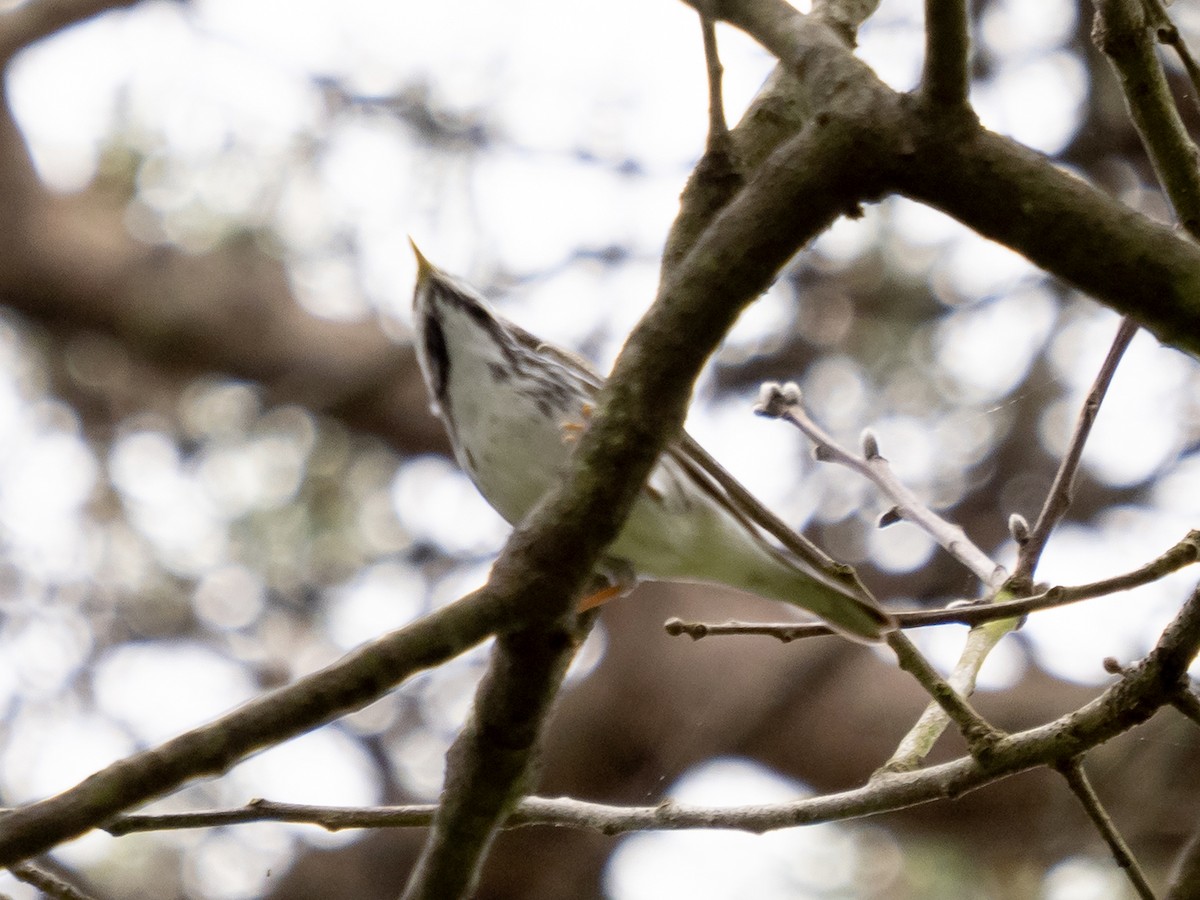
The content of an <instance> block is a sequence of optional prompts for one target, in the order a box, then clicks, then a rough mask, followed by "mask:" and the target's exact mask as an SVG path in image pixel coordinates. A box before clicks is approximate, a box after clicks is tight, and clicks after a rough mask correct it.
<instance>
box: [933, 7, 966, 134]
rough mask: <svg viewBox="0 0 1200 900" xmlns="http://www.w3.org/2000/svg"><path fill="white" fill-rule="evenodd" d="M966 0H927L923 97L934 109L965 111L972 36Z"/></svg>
mask: <svg viewBox="0 0 1200 900" xmlns="http://www.w3.org/2000/svg"><path fill="white" fill-rule="evenodd" d="M969 28H970V15H969V14H968V12H967V2H966V0H925V71H924V74H923V75H922V76H921V97H922V99H924V101H925V102H926V104H927V105H928V106H929V107H931V108H937V109H940V110H945V111H965V110H966V108H967V92H968V90H969V88H970V80H971V79H970V75H971V73H970V57H971V35H970V31H969Z"/></svg>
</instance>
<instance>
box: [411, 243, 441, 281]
mask: <svg viewBox="0 0 1200 900" xmlns="http://www.w3.org/2000/svg"><path fill="white" fill-rule="evenodd" d="M408 245H409V246H410V247H412V252H413V255H414V256H416V258H417V281H424V280H425V279H426V278H429V277H431V276H432V275H433V274H434V273H435V272H436V271H437V266H435V265H434V264H433V263H431V262H430V261H429V260H427V259H426V258H425V254H424V253H422V252H421V248H420V247H418V246H417V242H416V241H414V240H413V239H412V237H411V236H410V237H409V239H408Z"/></svg>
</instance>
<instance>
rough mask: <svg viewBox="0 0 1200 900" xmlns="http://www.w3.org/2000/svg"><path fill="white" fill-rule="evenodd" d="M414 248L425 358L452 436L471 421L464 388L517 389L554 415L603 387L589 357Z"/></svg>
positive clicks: (420, 350)
mask: <svg viewBox="0 0 1200 900" xmlns="http://www.w3.org/2000/svg"><path fill="white" fill-rule="evenodd" d="M413 252H414V253H415V254H416V256H417V284H416V289H415V291H414V292H413V320H414V325H415V329H416V337H417V357H418V359H419V360H420V363H421V371H422V373H423V374H424V376H425V383H426V384H427V385H428V387H429V392H430V394H431V396H432V399H433V401H434V403H435V404H437V406H438V407H439V409H438V411H439V413H440V415H441V416H442V418H443V419H444V420H445V421H446V424H447V425H448V426H449V428H450V429H451V432H452V438H453V437H455V435H454V434H453V432H454V431H455V429H456V428H457V427H458V426H459V425H461V424H463V423H458V422H457V421H456V418H455V410H454V408H453V407H454V404H455V394H456V393H458V392H460V391H472V392H475V391H479V390H482V389H484V388H486V387H487V386H489V385H491V386H495V387H497V388H499V389H500V390H499V391H498V393H500V394H503V393H504V391H505V390H517V391H520V392H521V395H522V397H525V398H528V399H529V401H530V402H532V403H533V404H534V405H535V406H536V407H537V408H538V409H539V410H540V411H541V412H542V413H543V415H545V416H547V417H554V416H558V415H559V414H561V413H563V412H564V411H568V410H573V409H575V408H577V407H578V406H579V405H580V404H581V403H582V401H583V399H585V398H586V397H588V396H590V395H591V394H593V393H594V392H595V390H596V388H597V387H598V385H599V378H598V377H597V376H595V375H594V374H593V373H591V372H590V370H588V368H587V366H586V364H585V363H583V362H582V361H578V360H574V359H573V358H572V357H571V355H570V354H569V353H567V352H566V351H564V350H560V349H558V348H556V347H552V346H550V345H547V344H544V343H543V342H541V341H539V340H538V339H537V338H536V337H535V336H534V335H532V334H530V333H529V332H528V331H526V330H525V329H523V328H521V327H519V326H517V325H515V324H513V323H512V322H509V321H508V320H507V319H504V318H502V317H501V316H498V315H497V314H496V313H494V312H492V310H491V308H490V307H489V306H488V303H487V301H486V300H485V299H484V298H483V297H482V296H481V295H480V294H479V292H478V291H476V290H475V289H474V288H473V287H471V286H470V285H469V284H467V283H466V282H465V281H463V280H462V279H460V278H456V277H455V276H453V275H450V274H449V273H447V272H444V271H442V270H441V269H439V268H438V267H437V266H435V265H433V264H432V263H430V262H429V261H428V260H427V259H425V257H424V256H423V255H422V254H421V251H420V250H418V249H417V246H416V245H415V244H413ZM460 399H461V398H460Z"/></svg>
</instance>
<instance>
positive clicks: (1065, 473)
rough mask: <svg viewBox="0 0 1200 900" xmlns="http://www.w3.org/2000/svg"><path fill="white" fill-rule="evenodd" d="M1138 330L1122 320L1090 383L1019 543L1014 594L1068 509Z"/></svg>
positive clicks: (1024, 587) (1026, 582)
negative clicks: (1103, 408) (1031, 522)
mask: <svg viewBox="0 0 1200 900" xmlns="http://www.w3.org/2000/svg"><path fill="white" fill-rule="evenodd" d="M1137 330H1138V324H1137V322H1135V321H1133V319H1130V318H1128V317H1127V318H1124V319H1122V320H1121V324H1120V326H1119V327H1118V328H1117V333H1116V335H1115V336H1114V337H1113V342H1112V346H1111V347H1109V349H1108V354H1107V355H1106V356H1105V357H1104V363H1103V364H1102V365H1101V366H1100V371H1099V372H1097V373H1096V380H1095V381H1093V382H1092V387H1091V390H1089V391H1088V395H1087V398H1086V399H1085V400H1084V403H1083V408H1082V409H1081V410H1080V411H1079V418H1078V419H1076V421H1075V431H1074V432H1073V433H1072V434H1071V442H1070V444H1068V446H1067V452H1066V453H1064V454H1063V458H1062V461H1061V462H1060V463H1059V465H1058V472H1057V473H1055V475H1054V483H1053V484H1052V485H1051V487H1050V491H1049V493H1048V494H1047V495H1046V502H1045V503H1044V504H1043V506H1042V511H1041V512H1040V513H1039V514H1038V518H1037V523H1036V524H1035V525H1034V526H1033V529H1032V530H1031V531H1030V532H1029V535H1028V537H1027V538H1026V539H1025V540H1024V541H1023V542H1022V543H1021V546H1020V549H1019V550H1018V552H1017V565H1016V567H1015V569H1014V571H1013V576H1012V578H1011V579H1010V580H1009V583H1010V584H1011V585H1012V586H1013V589H1014V590H1015V591H1016V592H1017V593H1027V592H1028V591H1029V590H1030V587H1031V585H1032V581H1033V573H1034V571H1035V570H1036V569H1037V564H1038V560H1040V559H1041V556H1042V551H1043V550H1044V549H1045V547H1046V541H1047V540H1048V539H1049V537H1050V532H1051V531H1053V530H1054V527H1055V526H1056V525H1057V524H1058V523H1059V521H1061V519H1062V517H1063V516H1064V515H1065V514H1066V512H1067V508H1068V507H1069V506H1070V505H1071V487H1072V485H1073V483H1074V481H1075V473H1076V471H1078V469H1079V460H1080V458H1081V457H1082V456H1083V448H1084V445H1085V444H1086V443H1087V439H1088V435H1089V434H1091V431H1092V424H1093V423H1094V422H1095V421H1096V415H1097V413H1099V412H1100V405H1101V404H1102V403H1103V402H1104V395H1105V394H1106V393H1107V392H1108V386H1109V385H1110V384H1111V383H1112V379H1113V375H1114V374H1116V371H1117V364H1118V363H1120V361H1121V357H1122V355H1124V353H1125V349H1126V348H1127V347H1128V346H1129V342H1130V341H1132V340H1133V336H1134V335H1135V334H1137Z"/></svg>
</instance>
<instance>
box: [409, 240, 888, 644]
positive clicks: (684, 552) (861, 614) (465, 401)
mask: <svg viewBox="0 0 1200 900" xmlns="http://www.w3.org/2000/svg"><path fill="white" fill-rule="evenodd" d="M413 251H414V252H415V253H416V255H417V266H418V273H417V284H416V290H415V292H414V295H413V316H414V322H415V330H416V349H417V356H418V359H419V360H420V364H421V371H422V373H423V374H424V376H425V382H426V384H427V385H428V387H429V392H430V395H431V397H432V399H433V402H434V405H435V409H436V411H437V413H438V414H439V415H440V416H441V418H442V421H443V422H444V423H445V425H446V430H447V432H449V435H450V443H451V444H452V445H453V447H454V453H455V456H456V457H457V458H458V462H459V464H460V465H461V466H462V468H463V469H464V470H465V471H466V473H467V474H468V475H469V476H470V477H471V480H472V481H474V482H475V485H476V487H478V488H479V490H480V492H481V493H482V494H483V496H484V497H485V498H486V499H487V501H488V502H489V503H490V504H491V505H492V506H493V507H495V509H496V511H497V512H499V513H500V515H502V516H503V517H504V518H505V519H507V520H508V521H509V522H510V523H513V524H516V523H518V522H520V521H521V520H522V519H523V518H524V517H525V516H526V515H527V514H528V513H529V512H530V510H532V509H533V507H534V505H535V504H536V503H537V502H538V501H539V500H540V499H541V498H542V496H543V495H544V494H546V492H547V491H548V490H549V489H550V488H551V486H552V485H554V484H555V483H556V482H557V481H558V480H559V479H560V478H561V476H562V474H563V472H564V471H565V468H566V465H567V463H568V461H569V458H570V455H571V452H572V445H573V443H574V441H575V437H576V436H577V433H578V432H579V431H580V430H581V429H582V428H583V426H584V425H585V423H586V420H587V416H588V414H589V412H590V410H591V408H592V404H593V403H594V402H595V399H596V396H597V394H598V393H599V391H600V388H601V386H602V385H603V379H602V378H601V377H600V376H599V375H597V374H595V373H594V372H592V371H591V370H590V369H589V368H588V366H587V365H586V364H585V363H584V362H583V361H582V360H579V359H577V358H576V357H574V356H573V355H572V354H570V353H568V352H566V351H565V350H560V349H558V348H556V347H553V346H551V345H549V344H545V343H543V342H541V341H539V340H538V339H537V338H536V337H534V336H533V335H531V334H530V333H529V332H527V331H525V330H524V329H522V328H520V327H518V326H517V325H514V324H513V323H512V322H509V321H507V320H505V319H503V318H501V317H500V316H498V315H497V314H496V313H494V312H492V310H491V309H490V308H489V307H488V305H487V302H486V301H485V300H484V299H483V297H481V296H480V295H479V293H478V292H477V291H475V290H474V289H473V288H472V287H470V286H469V285H467V284H466V283H465V282H463V281H461V280H460V279H458V278H455V277H454V276H452V275H449V274H447V273H446V272H443V271H442V270H441V269H438V268H437V267H435V266H433V265H432V264H431V263H430V262H429V261H428V260H426V259H425V257H424V256H422V255H421V252H420V251H419V250H418V249H417V248H416V245H415V244H414V245H413ZM710 463H711V465H709V464H710ZM712 466H716V464H715V463H712V462H711V458H710V457H708V455H707V454H706V453H705V452H704V451H703V450H702V449H701V448H700V447H699V445H698V444H696V443H695V441H693V440H692V439H691V438H690V437H688V435H686V434H683V433H681V434H680V436H679V438H677V439H676V440H674V441H672V442H670V444H669V445H668V448H667V449H666V450H665V451H664V453H663V455H662V457H661V458H660V459H659V461H658V462H657V463H656V464H655V467H654V469H653V470H652V472H651V474H650V477H649V480H648V482H647V484H646V486H645V487H644V488H643V490H642V492H641V494H640V495H639V497H638V498H637V500H636V501H635V502H634V505H633V508H632V510H631V511H630V513H629V517H628V518H627V519H626V521H625V525H624V526H623V528H622V529H621V532H620V534H619V535H618V536H617V538H616V540H615V541H614V542H613V543H612V544H611V545H610V547H609V548H608V550H607V553H606V557H605V562H604V565H603V568H605V569H609V570H612V571H622V572H629V571H632V573H633V574H634V575H636V577H638V578H639V579H645V580H657V581H681V582H708V583H715V584H724V585H729V586H731V587H735V588H739V589H741V590H744V591H749V592H750V593H754V594H758V595H760V596H762V597H767V598H769V599H772V600H780V601H783V602H784V603H790V604H793V605H795V606H799V607H802V608H803V609H806V610H808V611H809V612H811V613H814V614H815V615H817V616H819V617H820V618H821V619H823V620H824V621H825V622H826V623H828V624H829V625H830V626H832V627H833V628H834V629H836V630H837V631H839V632H840V633H842V634H843V635H845V636H847V637H850V638H853V639H855V640H860V641H877V640H880V639H881V638H882V636H883V634H884V633H885V632H887V631H890V630H892V629H893V628H895V621H894V620H893V619H892V617H891V616H890V615H888V614H887V613H886V612H884V611H883V610H882V609H880V607H879V605H878V604H877V603H876V602H875V600H874V599H873V598H872V597H871V596H870V595H869V594H868V593H867V592H866V591H865V590H864V589H861V588H857V587H855V586H853V585H847V584H843V583H841V582H839V581H838V580H836V579H835V578H833V577H832V576H830V575H829V574H827V573H825V572H823V571H821V570H820V569H819V568H817V567H816V566H813V565H811V564H809V563H808V562H806V561H805V560H803V559H801V558H800V557H799V556H797V555H795V554H793V553H791V552H789V551H787V550H785V549H783V548H781V547H778V546H775V545H774V544H773V543H771V542H770V541H768V539H767V538H766V537H765V535H764V534H763V533H762V531H761V530H760V528H759V527H758V526H757V525H756V523H755V522H754V521H753V520H752V518H751V514H749V513H747V512H746V511H744V510H743V509H742V508H741V507H740V506H739V505H736V504H735V503H733V502H732V501H731V499H730V496H729V494H728V492H727V490H726V489H725V488H724V487H722V485H721V484H720V483H719V481H718V480H717V479H714V478H713V477H712V475H711V474H709V473H710V472H711V471H712V469H711V467H712ZM718 468H719V467H718Z"/></svg>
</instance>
